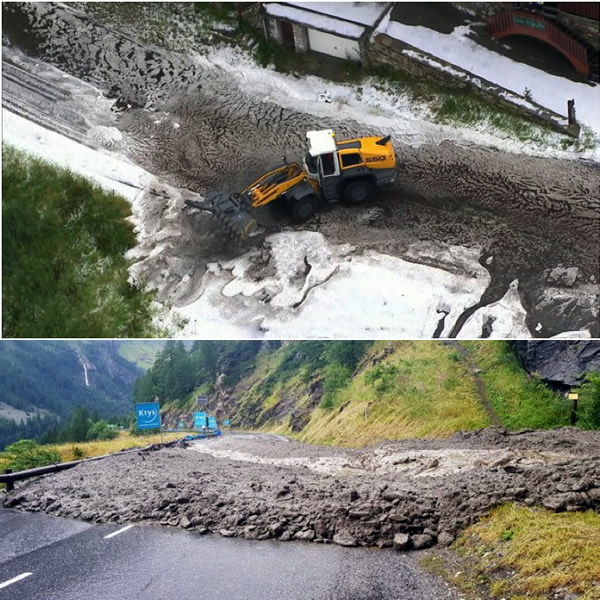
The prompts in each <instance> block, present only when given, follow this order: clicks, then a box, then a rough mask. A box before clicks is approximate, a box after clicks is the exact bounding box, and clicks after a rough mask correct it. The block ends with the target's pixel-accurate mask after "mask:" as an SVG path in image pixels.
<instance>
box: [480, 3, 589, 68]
mask: <svg viewBox="0 0 600 600" xmlns="http://www.w3.org/2000/svg"><path fill="white" fill-rule="evenodd" d="M488 33H489V34H490V35H491V36H492V37H493V38H496V39H498V40H499V39H502V38H503V37H506V36H507V35H527V36H529V37H534V38H537V39H538V40H542V41H543V42H546V43H547V44H550V45H551V46H553V47H554V48H556V49H557V50H558V51H559V52H562V54H564V55H565V56H566V57H567V58H568V59H569V61H570V62H571V64H572V65H573V67H574V68H575V70H576V71H577V72H578V73H581V75H584V76H585V77H587V76H588V75H589V74H590V66H589V64H588V58H587V49H586V47H585V46H584V45H583V44H580V43H579V42H578V41H576V40H574V39H573V38H572V37H570V36H569V34H567V33H565V32H564V31H563V30H562V29H559V28H558V27H557V26H556V25H554V24H553V23H552V22H550V21H549V20H548V19H545V18H544V17H540V16H539V15H536V14H535V13H529V12H523V11H519V10H505V11H503V12H500V13H497V14H495V15H492V16H491V17H490V18H489V20H488Z"/></svg>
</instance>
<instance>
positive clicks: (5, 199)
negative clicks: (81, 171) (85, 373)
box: [2, 145, 156, 338]
mask: <svg viewBox="0 0 600 600" xmlns="http://www.w3.org/2000/svg"><path fill="white" fill-rule="evenodd" d="M2 171H3V172H2V217H3V219H2V235H3V248H2V272H3V282H2V283H3V286H2V300H3V302H2V317H3V319H2V320H3V322H2V331H3V335H4V336H5V337H73V338H79V337H83V338H93V337H152V336H154V335H155V333H156V331H155V329H154V328H153V326H152V311H151V308H150V304H151V302H152V298H153V296H152V295H151V294H148V293H145V292H142V291H141V290H140V289H138V288H136V287H134V286H132V285H131V284H130V283H129V282H128V267H129V265H130V263H129V261H128V260H127V259H126V258H125V256H124V255H125V252H126V251H127V250H129V249H130V248H132V247H134V246H135V244H136V239H135V234H134V233H133V226H132V225H131V224H130V223H128V222H127V221H126V220H125V219H126V217H128V216H129V215H130V214H131V213H130V208H129V205H128V204H127V202H126V201H125V200H124V199H123V198H121V197H120V196H117V195H116V194H114V193H110V192H105V191H104V190H102V189H101V188H100V187H98V186H96V185H94V184H93V183H91V182H90V181H88V180H86V179H84V178H83V177H79V176H76V175H74V174H72V173H71V172H69V171H67V170H65V169H60V168H57V167H55V166H52V165H50V164H48V163H46V162H44V161H42V160H38V159H35V158H33V157H31V156H29V155H27V154H24V153H22V152H20V151H17V150H15V149H14V148H12V147H10V146H6V145H4V146H3V156H2Z"/></svg>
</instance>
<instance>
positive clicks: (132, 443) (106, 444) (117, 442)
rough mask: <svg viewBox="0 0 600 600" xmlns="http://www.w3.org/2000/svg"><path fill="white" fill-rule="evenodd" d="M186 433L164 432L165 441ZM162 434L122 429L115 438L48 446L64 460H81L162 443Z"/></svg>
mask: <svg viewBox="0 0 600 600" xmlns="http://www.w3.org/2000/svg"><path fill="white" fill-rule="evenodd" d="M184 435H185V433H163V436H162V439H163V441H164V442H170V441H173V440H178V439H180V438H182V437H183V436H184ZM160 439H161V437H160V434H159V433H157V434H152V435H135V436H134V435H131V434H130V433H129V432H128V431H120V432H119V435H118V437H116V438H115V439H114V440H103V441H96V442H78V443H77V444H73V443H72V442H68V443H66V444H52V445H48V446H46V447H47V448H49V449H51V450H54V451H56V452H58V454H60V458H61V461H62V462H67V461H70V460H79V459H80V458H91V457H93V456H103V455H104V454H111V453H112V452H119V451H120V450H124V449H127V448H136V447H142V446H148V445H149V444H158V443H160Z"/></svg>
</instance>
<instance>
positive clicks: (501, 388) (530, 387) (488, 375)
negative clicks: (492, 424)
mask: <svg viewBox="0 0 600 600" xmlns="http://www.w3.org/2000/svg"><path fill="white" fill-rule="evenodd" d="M461 343H462V344H463V345H464V346H466V347H467V348H469V349H470V350H471V351H472V352H473V359H474V360H475V361H476V362H477V365H478V367H479V368H480V369H482V373H481V377H482V379H483V381H484V382H485V384H486V386H487V392H488V397H489V399H490V401H491V403H492V405H493V406H494V409H495V410H496V412H497V413H498V416H499V417H500V419H501V421H502V424H503V425H504V426H505V427H507V428H508V429H518V428H522V427H532V428H540V429H551V428H554V427H562V426H565V425H568V424H569V410H570V409H569V403H568V402H567V401H566V400H565V399H564V398H562V397H561V396H560V395H559V394H557V393H556V392H554V391H552V390H551V389H550V388H549V387H547V386H546V385H545V384H544V383H543V382H542V381H541V380H540V379H538V378H536V377H532V376H528V375H527V373H526V372H525V371H524V370H523V367H521V365H520V364H519V360H518V358H517V356H516V355H515V353H514V352H513V350H512V348H511V347H510V342H495V343H490V342H489V341H466V342H461Z"/></svg>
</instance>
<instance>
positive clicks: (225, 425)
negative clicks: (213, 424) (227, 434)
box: [223, 419, 231, 427]
mask: <svg viewBox="0 0 600 600" xmlns="http://www.w3.org/2000/svg"><path fill="white" fill-rule="evenodd" d="M229 425H231V421H230V420H229V419H223V427H229Z"/></svg>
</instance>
